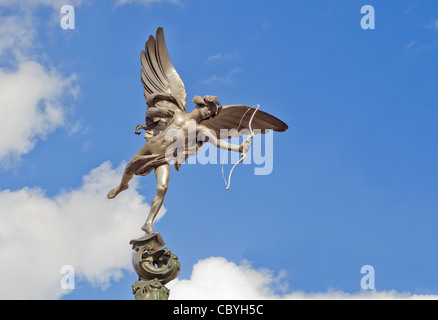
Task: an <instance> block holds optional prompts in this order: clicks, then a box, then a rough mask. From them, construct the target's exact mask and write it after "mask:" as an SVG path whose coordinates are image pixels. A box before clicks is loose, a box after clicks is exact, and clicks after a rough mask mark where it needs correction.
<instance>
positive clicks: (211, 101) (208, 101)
mask: <svg viewBox="0 0 438 320" xmlns="http://www.w3.org/2000/svg"><path fill="white" fill-rule="evenodd" d="M193 102H194V103H196V107H195V108H196V109H198V110H199V112H200V114H201V118H202V119H203V120H205V119H209V118H212V117H214V116H216V114H217V112H218V106H219V105H220V101H219V98H218V97H215V96H204V97H200V96H195V97H194V98H193Z"/></svg>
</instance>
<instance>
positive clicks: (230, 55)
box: [205, 52, 239, 62]
mask: <svg viewBox="0 0 438 320" xmlns="http://www.w3.org/2000/svg"><path fill="white" fill-rule="evenodd" d="M238 56H239V55H238V53H237V52H233V53H217V54H214V55H211V56H209V57H207V59H205V62H216V61H224V60H230V59H235V58H237V57H238Z"/></svg>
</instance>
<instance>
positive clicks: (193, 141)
mask: <svg viewBox="0 0 438 320" xmlns="http://www.w3.org/2000/svg"><path fill="white" fill-rule="evenodd" d="M140 57H141V64H142V70H141V80H142V83H143V86H144V96H145V99H146V104H147V110H146V123H145V125H139V126H137V128H136V130H135V133H136V134H140V132H139V130H140V129H141V130H145V131H146V133H145V134H144V137H145V139H146V140H147V142H146V143H145V144H144V145H143V147H142V148H141V149H140V150H139V151H138V152H137V153H136V154H135V155H134V157H133V158H132V159H131V161H130V162H129V163H128V164H127V166H126V168H125V171H124V174H123V177H122V180H121V182H120V185H118V186H117V187H116V188H114V189H113V190H111V191H110V192H109V193H108V196H107V197H108V199H113V198H115V197H116V196H117V195H118V194H119V193H120V192H122V191H123V190H126V189H128V183H129V181H130V180H131V179H132V178H133V176H134V175H142V176H146V175H147V174H149V173H150V172H151V171H152V170H155V178H156V181H157V193H156V195H155V197H154V198H153V199H152V205H151V209H150V212H149V215H148V217H147V220H146V222H145V224H144V225H143V226H142V228H141V229H142V230H143V231H145V232H146V234H153V233H154V229H153V223H154V220H155V218H156V216H157V214H158V211H159V210H160V208H161V206H162V204H163V201H164V197H165V195H166V191H167V188H168V184H169V178H170V165H169V164H172V162H173V164H174V166H175V168H176V170H178V169H179V168H180V166H181V164H182V163H183V162H184V161H185V160H186V159H187V158H188V157H190V156H192V155H195V154H196V153H197V152H198V151H199V149H200V147H201V145H202V143H203V142H209V143H212V144H213V145H215V146H216V147H218V148H221V149H225V150H229V151H234V152H240V153H242V154H243V155H245V154H246V152H247V151H248V150H249V148H250V146H251V142H250V140H251V138H252V136H253V134H254V131H253V129H254V130H255V129H257V130H258V131H259V132H260V133H262V134H264V133H266V132H267V131H268V130H274V131H277V132H284V131H285V130H286V129H287V128H288V127H287V125H286V124H285V123H284V122H282V121H281V120H279V119H277V118H275V117H273V116H271V115H270V114H267V113H265V112H263V111H259V110H258V108H257V109H256V108H253V107H249V106H244V105H229V106H220V102H219V99H218V98H217V97H215V96H209V95H206V96H204V97H199V96H196V97H194V99H193V103H195V104H196V106H195V108H194V110H193V111H192V112H190V113H188V112H187V111H186V105H187V94H186V91H185V87H184V83H183V82H182V80H181V78H180V77H179V75H178V73H177V72H176V70H175V68H174V67H173V65H172V62H171V61H170V58H169V54H168V51H167V47H166V43H165V40H164V33H163V29H162V28H158V30H157V33H156V38H154V37H153V36H152V35H151V36H150V37H149V39H148V41H147V42H146V46H145V50H144V51H142V52H141V56H140ZM231 129H235V130H234V131H233V130H231ZM242 129H246V131H245V130H242ZM191 130H192V131H193V132H192V133H193V134H191ZM228 130H230V131H228ZM176 133H177V134H176ZM243 134H246V135H248V136H250V137H249V138H248V139H247V140H245V141H244V142H243V143H242V144H241V145H234V144H231V143H229V142H227V141H225V140H223V139H228V138H230V137H232V136H241V135H243ZM178 135H179V136H182V137H183V140H184V141H183V143H182V144H181V143H180V144H179V147H176V148H175V147H173V148H172V146H175V137H176V138H178ZM169 137H170V138H169ZM218 137H220V138H218ZM178 150H182V152H177V151H178Z"/></svg>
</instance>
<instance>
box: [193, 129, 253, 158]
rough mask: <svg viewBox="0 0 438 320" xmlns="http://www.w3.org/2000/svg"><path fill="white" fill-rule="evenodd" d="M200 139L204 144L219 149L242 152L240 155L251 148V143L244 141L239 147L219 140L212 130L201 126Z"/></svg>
mask: <svg viewBox="0 0 438 320" xmlns="http://www.w3.org/2000/svg"><path fill="white" fill-rule="evenodd" d="M198 139H200V140H201V141H204V142H209V143H211V144H213V145H215V146H216V147H218V148H221V149H224V150H228V151H234V152H240V153H242V152H246V151H248V149H249V147H250V146H251V144H250V143H249V145H248V142H247V141H244V142H243V143H242V144H241V145H237V144H232V143H229V142H228V141H225V140H221V139H218V138H217V137H216V134H215V133H214V132H213V131H212V130H210V129H208V128H206V127H203V126H200V128H199V131H198Z"/></svg>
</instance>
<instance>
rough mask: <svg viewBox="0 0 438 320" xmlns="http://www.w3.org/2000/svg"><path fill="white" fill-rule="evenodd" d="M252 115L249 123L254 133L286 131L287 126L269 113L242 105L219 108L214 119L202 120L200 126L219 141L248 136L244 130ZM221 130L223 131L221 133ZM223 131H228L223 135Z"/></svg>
mask: <svg viewBox="0 0 438 320" xmlns="http://www.w3.org/2000/svg"><path fill="white" fill-rule="evenodd" d="M254 112H255V114H254ZM253 114H254V118H253V120H252V123H251V129H253V130H254V131H255V133H262V134H265V133H267V132H268V131H270V130H274V131H277V132H284V131H286V130H287V129H288V126H287V124H285V123H284V122H283V121H281V120H280V119H278V118H276V117H274V116H272V115H270V114H269V113H266V112H263V111H261V110H256V108H253V107H250V106H244V105H229V106H221V107H219V110H218V113H217V115H216V116H215V117H213V118H210V119H207V120H203V121H201V122H200V124H202V125H204V126H206V127H207V128H209V129H211V130H213V131H214V132H215V133H216V136H217V137H218V138H220V139H229V138H232V137H240V136H242V135H247V134H248V130H244V129H249V123H250V120H251V117H252V116H253ZM221 129H223V130H222V132H221ZM224 129H226V130H228V132H227V134H225V135H224V133H226V131H224ZM233 129H234V130H233Z"/></svg>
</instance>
